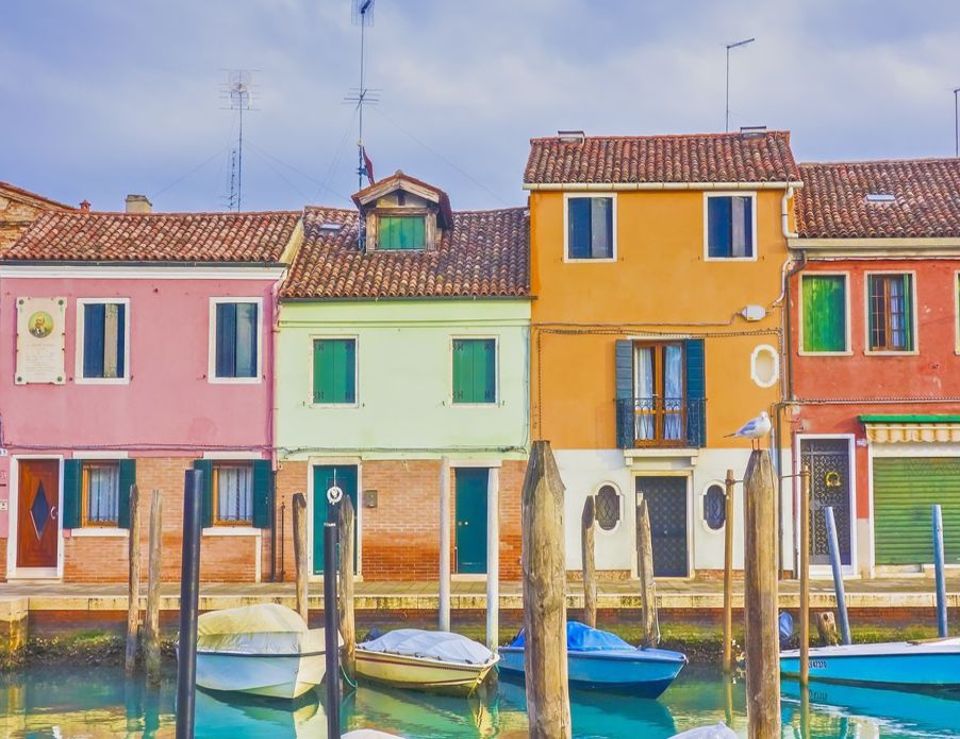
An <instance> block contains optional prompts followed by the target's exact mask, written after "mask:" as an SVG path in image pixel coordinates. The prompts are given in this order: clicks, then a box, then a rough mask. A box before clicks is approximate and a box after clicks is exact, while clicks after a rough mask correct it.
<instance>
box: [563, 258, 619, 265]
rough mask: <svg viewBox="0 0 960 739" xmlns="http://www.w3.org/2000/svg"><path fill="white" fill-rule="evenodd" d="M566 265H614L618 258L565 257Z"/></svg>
mask: <svg viewBox="0 0 960 739" xmlns="http://www.w3.org/2000/svg"><path fill="white" fill-rule="evenodd" d="M563 261H564V263H565V264H613V263H614V262H616V261H617V258H616V257H587V258H583V257H564V259H563Z"/></svg>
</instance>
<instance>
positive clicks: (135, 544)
mask: <svg viewBox="0 0 960 739" xmlns="http://www.w3.org/2000/svg"><path fill="white" fill-rule="evenodd" d="M129 534H130V539H129V541H128V547H127V553H128V557H127V559H128V564H129V577H128V579H127V650H126V655H125V658H124V662H123V666H124V669H125V670H126V673H127V674H128V675H130V674H132V673H133V671H134V670H136V669H137V647H138V644H139V641H140V491H139V490H138V488H137V486H136V485H131V486H130V529H129Z"/></svg>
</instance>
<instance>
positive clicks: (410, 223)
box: [377, 215, 427, 251]
mask: <svg viewBox="0 0 960 739" xmlns="http://www.w3.org/2000/svg"><path fill="white" fill-rule="evenodd" d="M426 220H427V219H426V216H422V215H404V216H393V215H390V216H387V215H381V216H380V219H379V223H378V224H377V248H378V249H387V250H393V251H404V250H412V249H423V248H424V247H425V246H426V243H427V228H426Z"/></svg>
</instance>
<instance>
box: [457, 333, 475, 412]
mask: <svg viewBox="0 0 960 739" xmlns="http://www.w3.org/2000/svg"><path fill="white" fill-rule="evenodd" d="M472 393H473V350H472V347H471V346H470V344H469V342H467V341H464V340H463V339H454V340H453V402H454V403H469V402H470V401H469V400H468V398H469V397H470V396H471V395H472Z"/></svg>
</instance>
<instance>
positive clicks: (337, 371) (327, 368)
mask: <svg viewBox="0 0 960 739" xmlns="http://www.w3.org/2000/svg"><path fill="white" fill-rule="evenodd" d="M356 362H357V343H356V341H355V340H354V339H317V340H316V341H314V342H313V402H314V403H356V402H357V372H356V370H357V367H356Z"/></svg>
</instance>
